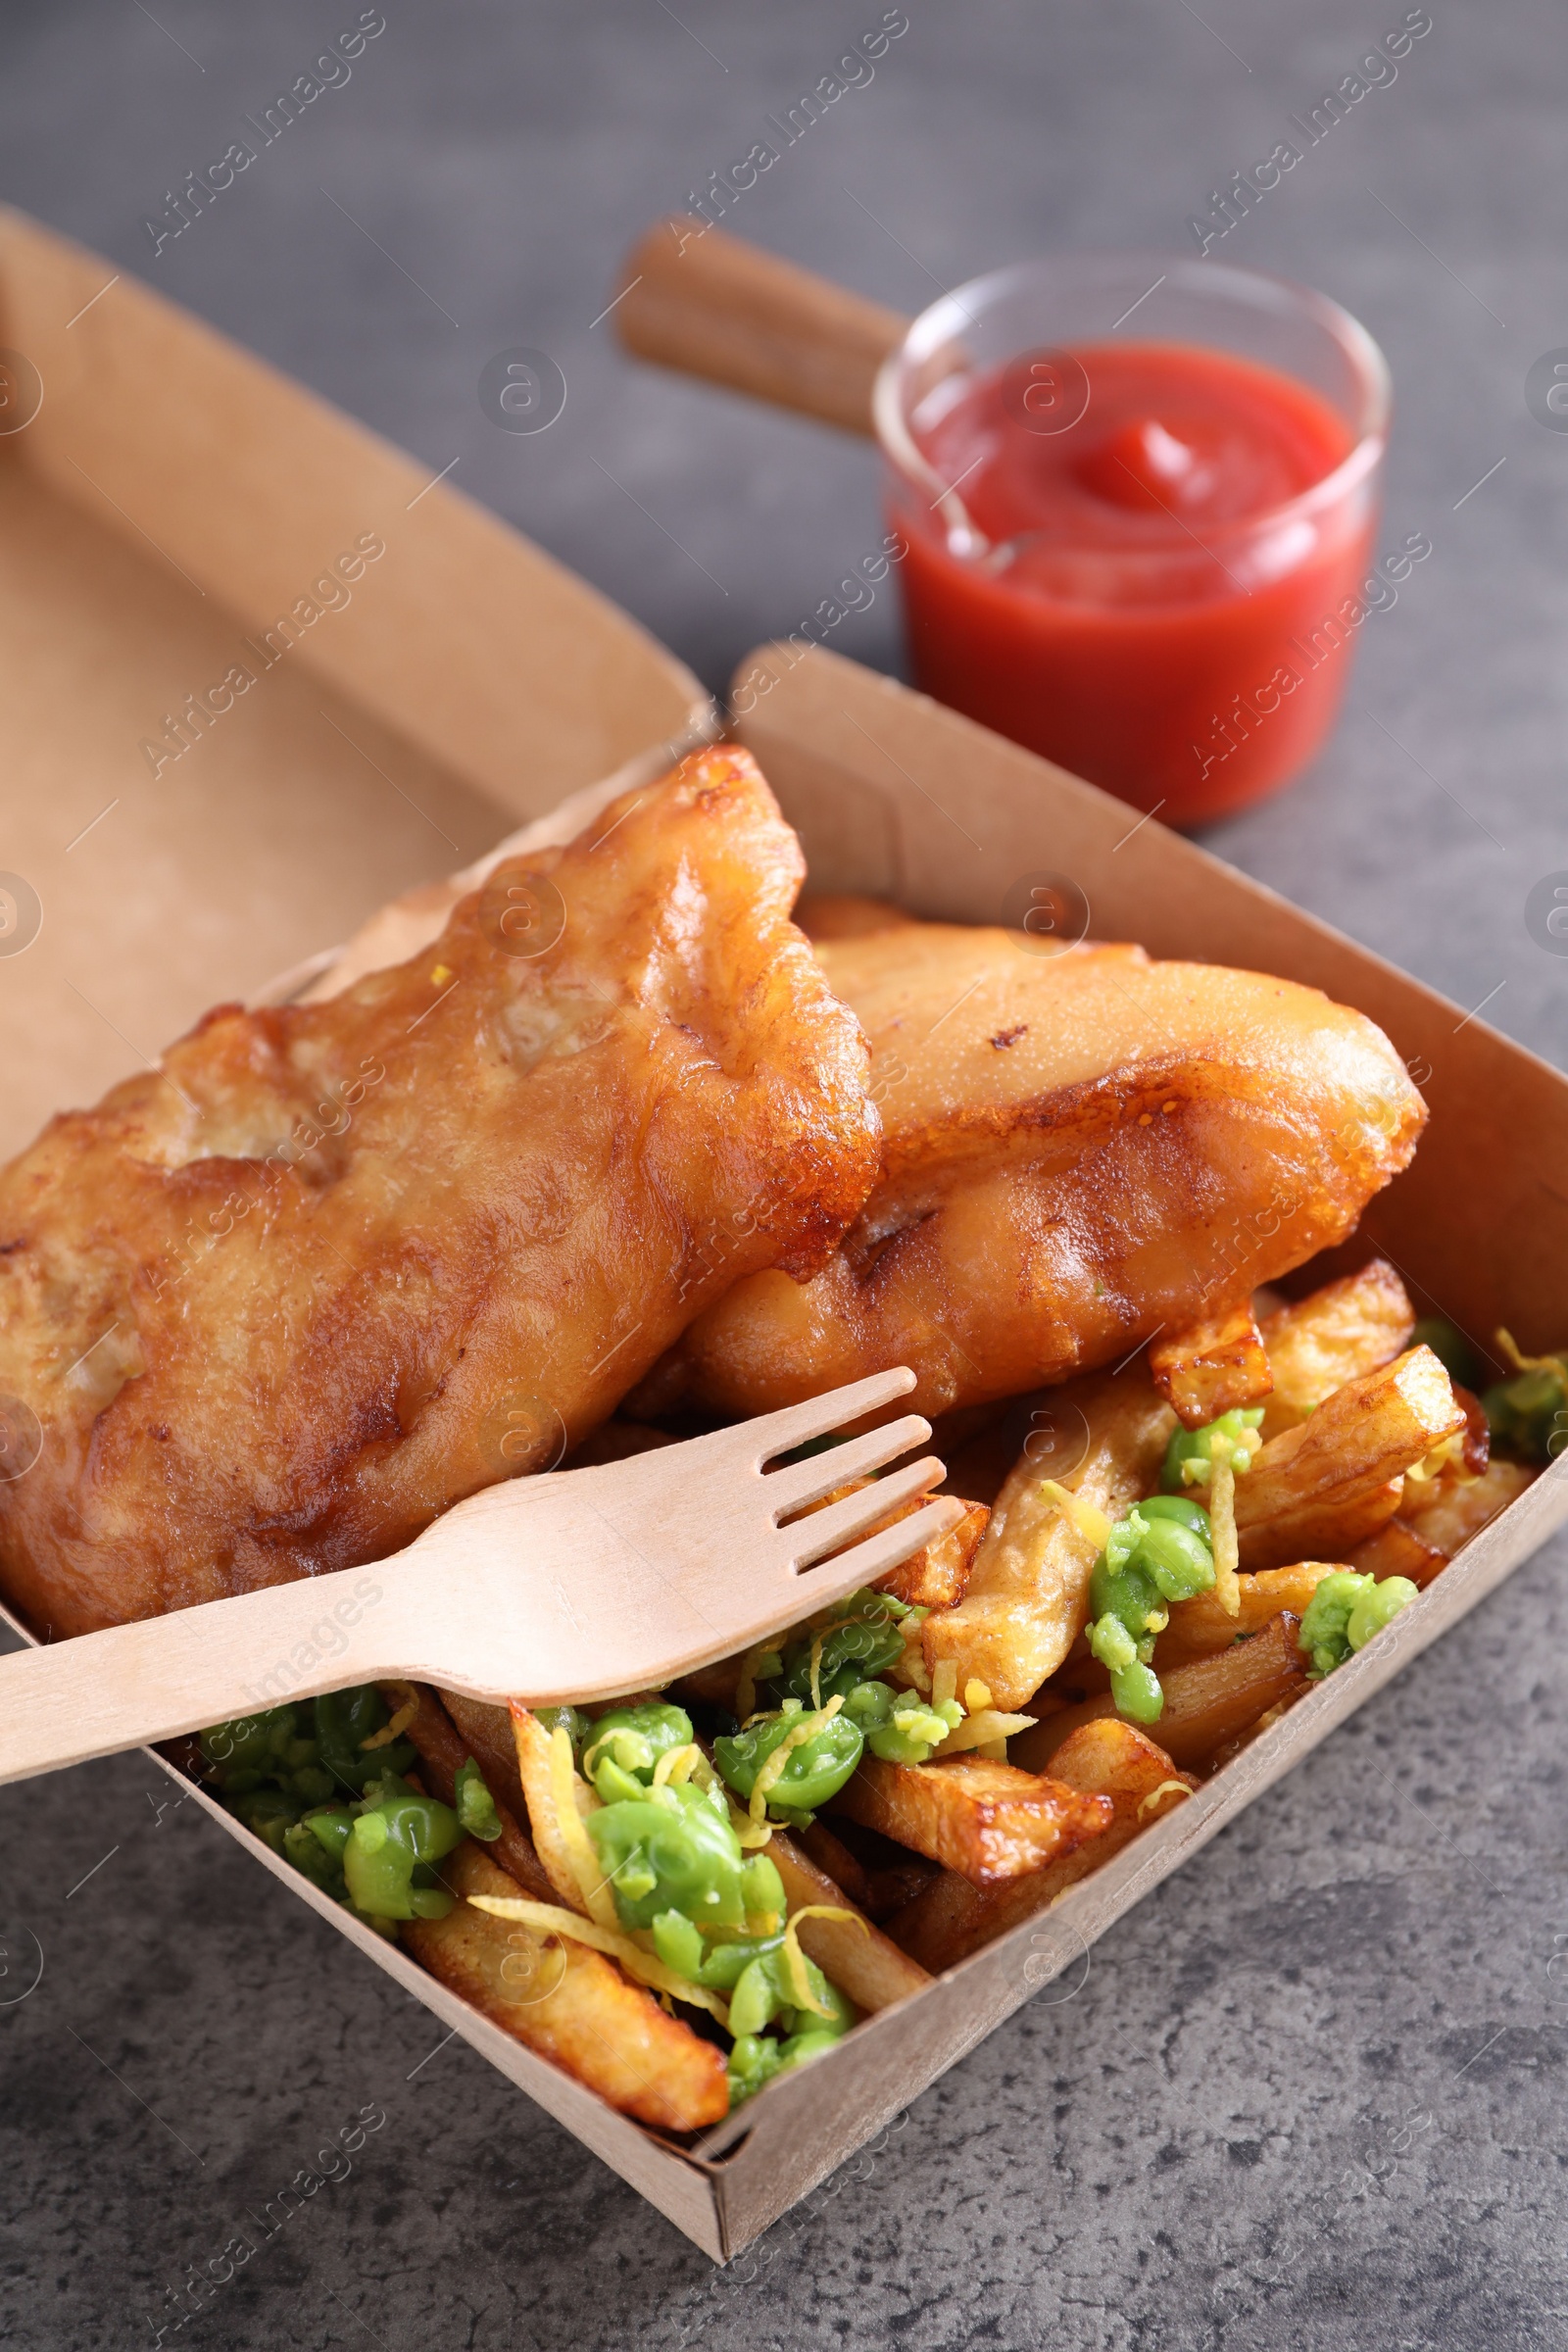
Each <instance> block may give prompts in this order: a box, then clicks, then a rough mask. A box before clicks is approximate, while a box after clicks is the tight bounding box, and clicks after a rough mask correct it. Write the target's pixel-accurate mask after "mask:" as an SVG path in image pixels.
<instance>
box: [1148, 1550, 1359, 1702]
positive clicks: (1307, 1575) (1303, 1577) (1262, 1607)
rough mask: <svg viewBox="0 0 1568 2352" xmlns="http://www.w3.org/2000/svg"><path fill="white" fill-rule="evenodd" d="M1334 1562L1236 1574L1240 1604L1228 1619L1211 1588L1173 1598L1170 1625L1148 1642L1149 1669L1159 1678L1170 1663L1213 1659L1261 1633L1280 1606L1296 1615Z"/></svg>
mask: <svg viewBox="0 0 1568 2352" xmlns="http://www.w3.org/2000/svg"><path fill="white" fill-rule="evenodd" d="M1337 1565H1338V1563H1337V1562H1335V1561H1332V1560H1298V1561H1297V1562H1296V1564H1295V1565H1294V1566H1293V1567H1290V1568H1263V1569H1260V1570H1258V1571H1257V1572H1256V1573H1255V1574H1245V1575H1242V1576H1239V1577H1238V1578H1237V1580H1236V1583H1237V1587H1238V1589H1239V1591H1240V1593H1241V1603H1242V1605H1241V1609H1240V1611H1239V1613H1238V1614H1237V1615H1236V1616H1234V1617H1230V1616H1227V1615H1226V1613H1225V1611H1224V1610H1223V1609H1222V1608H1221V1607H1220V1605H1219V1602H1218V1600H1217V1599H1216V1598H1215V1596H1214V1594H1213V1593H1198V1594H1197V1596H1196V1597H1195V1598H1194V1599H1192V1600H1178V1601H1176V1602H1174V1603H1173V1605H1172V1607H1171V1612H1170V1623H1169V1624H1168V1625H1167V1626H1166V1628H1165V1631H1164V1632H1163V1633H1162V1634H1161V1635H1160V1636H1159V1638H1158V1640H1157V1641H1156V1642H1155V1643H1154V1659H1153V1665H1154V1672H1155V1673H1156V1674H1157V1675H1158V1676H1159V1677H1160V1678H1161V1680H1163V1678H1164V1677H1165V1676H1166V1675H1167V1674H1169V1673H1171V1672H1173V1671H1174V1669H1175V1668H1176V1667H1178V1666H1190V1665H1191V1664H1192V1662H1193V1660H1194V1659H1195V1658H1212V1657H1217V1656H1218V1654H1219V1652H1220V1651H1221V1650H1222V1649H1229V1648H1230V1646H1231V1643H1232V1642H1234V1641H1236V1639H1237V1637H1238V1636H1239V1635H1244V1634H1259V1633H1261V1632H1262V1630H1263V1628H1264V1626H1265V1625H1267V1623H1268V1621H1269V1619H1270V1618H1271V1617H1277V1616H1278V1615H1279V1613H1280V1611H1281V1610H1282V1609H1289V1610H1290V1611H1291V1613H1292V1615H1293V1616H1296V1617H1299V1616H1300V1615H1301V1613H1302V1611H1303V1610H1304V1609H1305V1607H1306V1604H1307V1602H1308V1601H1309V1600H1310V1599H1311V1597H1312V1595H1313V1593H1315V1592H1316V1590H1317V1588H1318V1586H1319V1585H1320V1584H1321V1582H1322V1581H1323V1579H1324V1577H1326V1576H1332V1575H1333V1573H1334V1570H1335V1567H1336V1566H1337Z"/></svg>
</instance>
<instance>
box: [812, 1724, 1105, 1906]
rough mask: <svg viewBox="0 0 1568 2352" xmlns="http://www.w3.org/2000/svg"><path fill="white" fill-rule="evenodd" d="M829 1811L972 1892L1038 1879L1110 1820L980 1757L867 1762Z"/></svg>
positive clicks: (1090, 1801)
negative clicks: (959, 1878) (937, 1865)
mask: <svg viewBox="0 0 1568 2352" xmlns="http://www.w3.org/2000/svg"><path fill="white" fill-rule="evenodd" d="M1026 1737H1027V1735H1026ZM831 1804H832V1809H833V1810H834V1811H835V1812H838V1813H847V1814H848V1815H849V1817H850V1819H851V1820H852V1821H858V1822H862V1823H863V1824H864V1825H865V1827H866V1828H867V1829H870V1830H880V1831H881V1833H882V1835H883V1837H884V1838H896V1839H897V1840H898V1842H899V1844H900V1845H907V1846H911V1847H912V1848H913V1850H914V1851H915V1852H916V1853H917V1854H927V1855H929V1856H930V1858H931V1860H932V1861H933V1862H941V1863H944V1864H946V1866H947V1868H948V1869H949V1870H956V1871H959V1872H961V1873H962V1875H963V1877H964V1878H966V1879H968V1880H970V1881H972V1883H973V1884H974V1885H975V1886H976V1887H992V1886H996V1885H997V1884H999V1883H1000V1882H1001V1881H1002V1880H1005V1879H1016V1878H1021V1877H1022V1876H1023V1874H1024V1873H1025V1872H1026V1871H1033V1870H1041V1869H1043V1868H1044V1866H1045V1865H1046V1863H1048V1862H1051V1861H1054V1859H1055V1858H1056V1856H1057V1855H1058V1854H1061V1853H1066V1852H1069V1851H1070V1850H1071V1849H1072V1847H1073V1846H1075V1845H1078V1844H1081V1843H1082V1841H1083V1839H1084V1838H1094V1837H1098V1836H1099V1834H1100V1832H1101V1831H1102V1830H1103V1828H1104V1826H1105V1824H1106V1823H1107V1822H1108V1820H1109V1818H1110V1814H1109V1809H1108V1807H1107V1806H1106V1805H1105V1804H1104V1803H1103V1801H1102V1800H1101V1799H1100V1798H1098V1797H1089V1796H1084V1795H1081V1794H1080V1793H1079V1792H1078V1791H1076V1790H1074V1789H1066V1788H1063V1787H1062V1786H1061V1785H1060V1784H1059V1783H1057V1782H1054V1781H1048V1780H1043V1779H1041V1778H1040V1777H1039V1775H1037V1774H1035V1773H1032V1772H1020V1771H1019V1770H1018V1769H1017V1768H1016V1766H1014V1765H1011V1764H996V1763H992V1762H991V1761H990V1760H989V1758H987V1757H984V1756H957V1757H956V1758H955V1759H954V1761H953V1762H952V1763H951V1764H885V1763H883V1761H882V1760H881V1758H880V1757H878V1756H867V1757H866V1758H865V1759H864V1760H863V1762H862V1763H861V1764H860V1766H859V1768H858V1771H857V1772H856V1773H855V1774H854V1775H853V1777H852V1778H851V1779H850V1780H849V1781H848V1782H847V1783H846V1785H845V1787H844V1788H843V1789H840V1790H839V1793H838V1795H837V1796H836V1797H834V1798H833V1799H832V1800H831Z"/></svg>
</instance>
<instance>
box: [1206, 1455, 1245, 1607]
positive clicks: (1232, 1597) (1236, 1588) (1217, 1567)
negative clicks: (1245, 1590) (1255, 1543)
mask: <svg viewBox="0 0 1568 2352" xmlns="http://www.w3.org/2000/svg"><path fill="white" fill-rule="evenodd" d="M1211 1446H1212V1453H1213V1459H1212V1466H1211V1472H1210V1476H1209V1481H1208V1524H1209V1527H1210V1529H1211V1530H1212V1532H1213V1538H1214V1598H1215V1599H1216V1600H1217V1601H1218V1602H1219V1605H1220V1607H1221V1608H1222V1609H1223V1610H1224V1612H1225V1614H1226V1616H1227V1617H1239V1616H1240V1615H1241V1613H1242V1587H1241V1580H1240V1579H1239V1577H1238V1576H1237V1573H1236V1571H1237V1567H1238V1564H1239V1561H1240V1557H1241V1554H1240V1548H1239V1546H1238V1544H1237V1539H1236V1472H1235V1470H1234V1469H1233V1467H1232V1465H1231V1442H1230V1440H1229V1438H1222V1437H1216V1438H1214V1439H1213V1440H1212V1441H1211Z"/></svg>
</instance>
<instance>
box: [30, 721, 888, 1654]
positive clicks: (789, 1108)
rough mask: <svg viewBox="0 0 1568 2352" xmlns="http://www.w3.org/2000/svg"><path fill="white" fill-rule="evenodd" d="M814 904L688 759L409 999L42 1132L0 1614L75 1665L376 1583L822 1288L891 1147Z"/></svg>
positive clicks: (783, 860) (729, 799) (275, 1034)
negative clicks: (747, 1288)
mask: <svg viewBox="0 0 1568 2352" xmlns="http://www.w3.org/2000/svg"><path fill="white" fill-rule="evenodd" d="M801 871H802V866H801V855H800V848H799V845H798V843H797V842H796V839H795V836H794V834H793V833H792V832H791V831H790V829H789V827H788V826H787V825H786V824H785V823H784V822H783V820H782V818H781V817H780V815H779V813H778V809H777V808H776V806H775V804H774V802H773V800H772V797H771V795H770V794H769V792H768V790H767V787H766V785H765V784H764V783H763V782H762V779H761V777H760V774H759V773H758V770H757V768H756V767H755V765H754V764H753V762H752V761H751V760H749V759H748V758H747V756H746V755H745V754H744V753H740V754H736V753H730V752H709V753H705V754H703V755H700V756H698V757H696V758H693V759H691V760H686V761H684V762H683V763H682V764H681V766H680V767H679V768H677V769H676V770H675V771H674V773H673V774H672V775H671V776H670V777H669V778H668V779H667V780H666V781H665V782H663V783H662V785H658V786H651V787H649V788H648V789H647V790H645V791H642V792H637V793H630V794H627V795H626V796H625V797H624V798H623V799H622V800H620V801H618V802H616V803H613V805H612V806H611V807H610V808H609V809H606V810H605V812H604V813H603V815H602V816H601V817H599V818H598V819H597V820H596V821H595V822H594V824H593V825H592V826H591V827H590V828H589V829H588V830H587V831H586V832H585V833H583V834H582V835H580V836H579V838H578V839H577V840H576V841H575V842H573V843H571V844H570V846H569V847H567V848H566V849H564V850H556V851H549V852H543V853H540V854H539V855H538V856H537V858H535V860H534V861H533V863H532V864H531V865H529V866H526V867H524V866H521V865H518V864H515V863H511V864H504V865H502V866H500V867H499V868H498V869H497V870H496V872H495V873H494V874H493V875H492V876H491V878H490V880H489V881H488V882H487V883H486V885H485V886H484V888H483V889H482V890H481V891H479V892H476V893H475V894H474V895H473V896H471V897H469V898H467V899H466V900H464V901H463V902H462V904H461V905H460V906H459V907H457V909H456V911H455V912H454V913H453V915H452V917H451V919H450V921H449V922H448V925H447V928H446V929H445V931H444V932H443V933H442V934H441V936H440V938H439V939H438V940H437V941H436V942H435V944H434V945H433V946H432V947H430V948H428V949H426V950H425V951H424V952H423V953H422V954H420V955H419V956H416V957H415V958H414V959H413V960H412V961H410V962H408V963H405V964H402V965H400V966H398V967H396V968H395V969H392V970H388V971H378V972H373V973H371V974H370V975H369V976H368V977H367V978H365V979H362V980H359V981H357V982H356V983H355V984H354V985H353V986H352V987H351V988H349V989H348V990H347V991H346V992H345V993H344V994H342V995H340V996H337V997H335V998H333V999H332V1000H330V1001H329V1002H328V1003H325V1004H321V1005H298V1006H292V1007H286V1008H281V1009H272V1010H268V1011H261V1012H246V1011H244V1010H242V1009H241V1008H240V1007H238V1006H236V1005H228V1006H224V1007H221V1008H220V1009H219V1010H218V1011H216V1012H214V1013H210V1014H209V1015H208V1016H207V1018H206V1019H205V1020H204V1021H202V1022H201V1023H200V1024H199V1026H198V1027H197V1028H196V1029H195V1030H194V1031H192V1033H191V1034H190V1035H189V1036H188V1037H186V1038H184V1039H182V1040H181V1041H180V1043H179V1044H178V1045H176V1046H174V1047H173V1048H172V1049H171V1051H170V1053H169V1054H168V1055H167V1056H166V1058H165V1062H164V1065H163V1067H162V1069H160V1070H156V1071H149V1072H147V1073H146V1074H145V1075H143V1076H141V1077H138V1078H134V1079H130V1080H128V1081H127V1082H126V1083H125V1084H124V1085H123V1086H119V1087H117V1088H116V1089H115V1090H114V1091H113V1093H111V1094H110V1095H109V1096H108V1097H106V1099H105V1101H104V1102H103V1103H102V1104H101V1105H100V1106H99V1107H98V1108H97V1109H96V1110H92V1111H74V1112H69V1113H67V1114H65V1115H63V1116H61V1117H59V1118H57V1119H55V1120H54V1121H53V1123H52V1124H51V1125H50V1127H49V1128H48V1129H47V1130H46V1131H45V1133H44V1135H43V1136H42V1137H41V1139H40V1140H39V1141H38V1142H37V1143H36V1144H35V1145H33V1146H32V1148H31V1149H30V1150H29V1151H28V1152H25V1153H24V1154H23V1155H22V1157H21V1158H20V1159H18V1160H17V1161H15V1162H14V1163H13V1164H12V1165H11V1167H10V1168H8V1169H7V1170H6V1171H5V1172H4V1174H3V1175H0V1394H7V1395H9V1396H11V1397H15V1398H18V1399H20V1400H21V1402H22V1404H23V1405H24V1406H25V1407H26V1408H27V1409H28V1410H29V1411H30V1413H32V1414H33V1415H35V1416H36V1420H37V1424H38V1426H39V1428H40V1430H41V1438H42V1451H41V1453H40V1455H39V1458H38V1459H37V1461H36V1462H35V1463H34V1464H33V1466H32V1467H31V1468H30V1469H29V1470H28V1471H27V1472H26V1474H25V1476H23V1477H20V1478H16V1479H13V1480H11V1481H9V1482H8V1483H6V1484H4V1485H3V1486H0V1546H3V1552H4V1558H5V1584H6V1589H7V1592H8V1593H9V1596H10V1598H11V1599H12V1600H14V1601H16V1602H17V1603H19V1604H20V1606H21V1607H22V1608H23V1610H24V1611H25V1613H26V1615H27V1616H28V1617H30V1618H31V1619H33V1620H34V1621H35V1622H36V1624H37V1625H38V1626H39V1627H40V1628H42V1627H43V1626H45V1625H49V1626H52V1627H53V1630H54V1632H55V1634H56V1635H59V1634H62V1633H80V1632H85V1631H87V1630H89V1629H90V1628H92V1627H94V1626H99V1625H105V1624H109V1623H113V1622H117V1621H121V1620H123V1619H128V1618H136V1617H147V1616H153V1615H156V1614H157V1613H158V1612H159V1611H161V1610H164V1609H170V1608H177V1607H181V1606H183V1605H185V1604H186V1603H189V1602H192V1601H200V1600H207V1599H211V1598H215V1597H217V1596H218V1595H220V1594H222V1593H235V1592H243V1591H246V1590H249V1589H250V1588H252V1587H254V1586H259V1585H269V1584H276V1583H280V1582H283V1581H285V1580H286V1579H288V1578H290V1577H297V1576H304V1575H311V1574H314V1573H318V1572H319V1571H322V1570H326V1569H333V1568H342V1567H349V1566H353V1565H354V1564H356V1563H358V1562H360V1561H366V1560H373V1559H377V1558H380V1557H382V1556H384V1555H385V1554H386V1553H388V1552H390V1551H393V1550H396V1549H398V1548H400V1547H401V1546H402V1545H404V1544H409V1543H410V1542H412V1541H413V1539H414V1538H415V1537H416V1536H417V1534H418V1533H419V1532H420V1530H421V1529H422V1528H423V1527H425V1526H427V1525H428V1524H429V1522H430V1521H431V1520H432V1519H433V1518H435V1517H436V1516H437V1514H438V1513H440V1512H441V1511H443V1510H445V1509H446V1508H447V1507H448V1506H449V1505H450V1504H451V1503H453V1502H456V1501H457V1500H458V1499H459V1498H460V1497H461V1496H463V1495H469V1494H472V1493H473V1492H474V1491H475V1490H476V1489H478V1488H481V1487H485V1486H488V1485H491V1484H492V1483H494V1482H495V1481H496V1480H498V1479H502V1478H505V1477H507V1476H509V1475H511V1474H513V1473H515V1472H517V1471H525V1470H530V1469H535V1468H542V1467H549V1466H551V1465H552V1464H553V1463H554V1462H555V1461H557V1460H558V1459H559V1458H560V1457H561V1456H562V1455H563V1454H564V1452H565V1451H566V1449H567V1447H568V1446H571V1445H572V1444H574V1443H575V1442H576V1441H577V1440H578V1439H579V1438H580V1437H581V1436H582V1435H583V1434H584V1432H585V1431H587V1430H588V1429H590V1428H592V1427H593V1426H594V1424H595V1423H597V1422H599V1421H601V1420H602V1419H604V1417H605V1416H606V1415H607V1414H608V1413H609V1412H610V1411H611V1409H612V1408H613V1405H614V1404H615V1402H616V1401H617V1399H618V1398H619V1397H620V1396H621V1395H622V1393H623V1392H624V1391H625V1390H626V1389H627V1388H629V1387H630V1386H631V1385H632V1383H633V1382H634V1381H635V1380H636V1379H637V1378H638V1377H639V1375H640V1374H641V1373H642V1372H643V1371H644V1370H645V1369H646V1367H647V1366H648V1365H649V1364H650V1363H651V1362H652V1361H653V1359H654V1358H655V1357H656V1356H657V1355H658V1354H659V1353H660V1352H661V1350H662V1349H663V1348H666V1347H667V1346H668V1345H669V1343H670V1342H671V1341H672V1340H673V1339H674V1338H675V1337H676V1335H677V1334H678V1333H679V1331H680V1330H681V1328H682V1327H683V1325H684V1324H685V1323H686V1322H687V1320H688V1319H689V1318H690V1317H691V1315H692V1314H693V1313H695V1312H696V1311H697V1310H698V1309H699V1308H700V1307H701V1306H702V1305H703V1304H704V1303H705V1302H706V1301H707V1300H709V1299H713V1298H715V1297H716V1296H717V1295H718V1294H719V1293H720V1292H722V1291H724V1290H725V1289H727V1288H728V1287H729V1286H730V1284H731V1283H732V1282H733V1281H734V1280H735V1279H736V1277H737V1276H739V1275H744V1274H747V1273H750V1272H751V1271H753V1270H754V1269H756V1268H759V1267H761V1266H786V1267H788V1268H789V1269H790V1272H791V1273H792V1274H794V1275H808V1274H809V1273H810V1272H811V1270H812V1269H813V1267H815V1266H816V1265H818V1264H819V1263H820V1262H821V1259H822V1256H823V1254H824V1252H825V1251H827V1250H829V1249H830V1248H831V1247H832V1246H833V1244H834V1243H835V1242H836V1241H837V1239H838V1237H839V1235H840V1234H841V1233H842V1231H843V1230H844V1228H845V1226H846V1225H847V1224H848V1222H849V1221H850V1219H851V1218H852V1217H853V1216H854V1215H855V1214H856V1212H857V1211H858V1208H859V1206H860V1203H861V1201H863V1199H864V1197H865V1194H866V1191H867V1189H868V1187H869V1185H870V1183H871V1181H872V1179H873V1177H874V1174H875V1170H876V1166H877V1161H878V1141H877V1127H878V1121H877V1113H876V1110H875V1107H874V1105H873V1104H872V1103H871V1102H870V1099H869V1096H868V1093H867V1091H866V1075H865V1073H866V1061H865V1045H864V1041H863V1039H862V1038H861V1036H860V1034H859V1032H858V1028H857V1026H856V1022H855V1019H854V1016H853V1014H851V1013H850V1012H848V1011H847V1010H846V1008H845V1007H844V1006H843V1005H841V1004H840V1003H839V1002H838V1001H837V1000H836V999H835V998H834V997H833V995H832V994H831V993H830V991H829V989H828V987H827V984H826V982H825V980H824V977H823V974H822V971H821V967H820V966H819V965H818V963H817V962H816V960H815V958H814V956H812V954H811V952H810V949H809V946H808V945H807V943H806V941H805V939H804V938H803V937H802V936H801V934H800V933H799V932H798V931H796V930H795V928H794V926H793V925H792V923H791V922H790V920H789V908H790V906H791V904H792V902H793V900H794V896H795V892H796V890H797V888H798V885H799V882H800V878H801ZM29 1426H30V1424H29ZM259 1665H260V1667H261V1668H262V1670H263V1671H264V1672H265V1669H266V1667H267V1666H269V1665H270V1660H263V1661H259Z"/></svg>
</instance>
